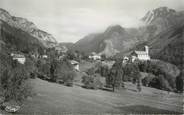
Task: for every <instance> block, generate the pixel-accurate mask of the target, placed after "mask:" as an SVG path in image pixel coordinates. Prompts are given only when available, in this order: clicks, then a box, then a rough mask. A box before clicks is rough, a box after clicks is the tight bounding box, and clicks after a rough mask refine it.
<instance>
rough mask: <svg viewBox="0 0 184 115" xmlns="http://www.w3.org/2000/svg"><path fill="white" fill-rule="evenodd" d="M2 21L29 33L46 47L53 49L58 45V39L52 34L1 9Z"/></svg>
mask: <svg viewBox="0 0 184 115" xmlns="http://www.w3.org/2000/svg"><path fill="white" fill-rule="evenodd" d="M0 19H1V20H3V21H4V22H6V23H8V24H9V25H11V26H13V27H15V28H18V29H21V30H23V31H25V32H27V33H29V34H30V35H31V36H33V37H35V38H37V39H38V40H39V41H41V42H42V43H43V44H44V45H45V46H46V47H52V46H53V45H55V44H56V43H57V41H56V39H55V38H54V37H53V36H52V35H51V34H49V33H47V32H45V31H42V30H40V29H38V28H37V26H36V25H35V24H34V23H33V22H30V21H28V20H27V19H25V18H22V17H15V16H12V15H11V14H10V13H9V12H8V11H6V10H4V9H2V8H0Z"/></svg>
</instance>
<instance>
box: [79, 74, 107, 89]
mask: <svg viewBox="0 0 184 115" xmlns="http://www.w3.org/2000/svg"><path fill="white" fill-rule="evenodd" d="M104 81H105V80H104V79H103V78H102V77H101V76H100V75H99V74H94V75H84V76H83V77H82V83H83V84H84V87H85V88H88V89H100V88H103V86H104Z"/></svg>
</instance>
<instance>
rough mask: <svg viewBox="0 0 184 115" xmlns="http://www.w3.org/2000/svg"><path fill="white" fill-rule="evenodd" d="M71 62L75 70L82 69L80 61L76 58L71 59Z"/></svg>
mask: <svg viewBox="0 0 184 115" xmlns="http://www.w3.org/2000/svg"><path fill="white" fill-rule="evenodd" d="M70 63H71V64H72V65H73V67H74V69H75V70H77V71H80V70H79V62H77V61H75V60H71V61H70Z"/></svg>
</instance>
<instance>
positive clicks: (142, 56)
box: [131, 46, 150, 62]
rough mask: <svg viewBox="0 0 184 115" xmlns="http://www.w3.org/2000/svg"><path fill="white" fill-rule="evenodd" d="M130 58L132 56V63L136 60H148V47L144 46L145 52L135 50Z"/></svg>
mask: <svg viewBox="0 0 184 115" xmlns="http://www.w3.org/2000/svg"><path fill="white" fill-rule="evenodd" d="M131 56H132V62H134V61H135V60H136V59H138V60H142V61H146V60H150V56H149V47H148V46H145V51H136V50H135V51H134V52H132V54H131Z"/></svg>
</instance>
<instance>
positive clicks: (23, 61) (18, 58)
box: [11, 53, 26, 64]
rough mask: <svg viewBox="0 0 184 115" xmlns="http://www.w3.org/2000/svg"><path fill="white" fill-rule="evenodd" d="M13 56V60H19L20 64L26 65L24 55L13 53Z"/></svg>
mask: <svg viewBox="0 0 184 115" xmlns="http://www.w3.org/2000/svg"><path fill="white" fill-rule="evenodd" d="M11 56H12V57H13V60H17V61H18V62H19V63H21V64H24V63H25V61H26V58H25V56H24V55H22V54H14V53H11Z"/></svg>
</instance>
